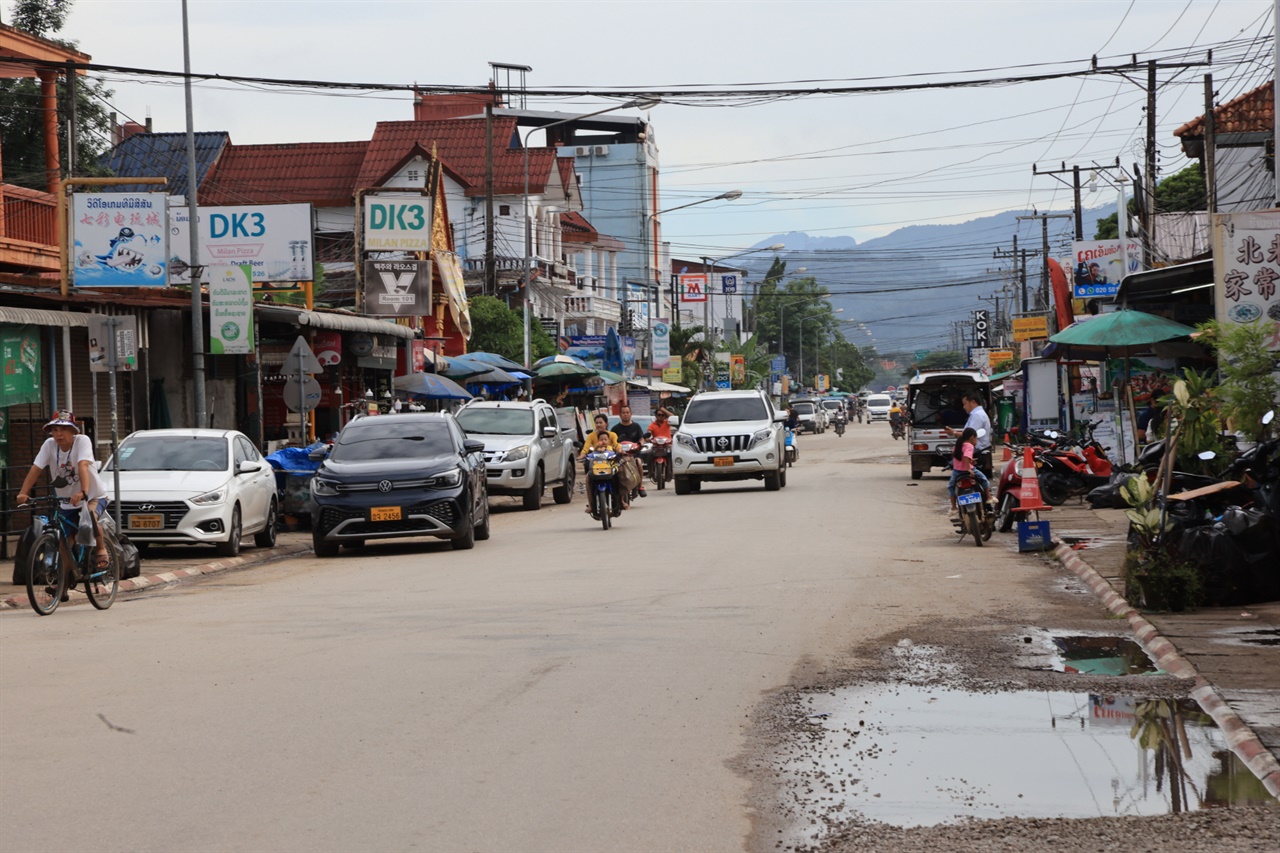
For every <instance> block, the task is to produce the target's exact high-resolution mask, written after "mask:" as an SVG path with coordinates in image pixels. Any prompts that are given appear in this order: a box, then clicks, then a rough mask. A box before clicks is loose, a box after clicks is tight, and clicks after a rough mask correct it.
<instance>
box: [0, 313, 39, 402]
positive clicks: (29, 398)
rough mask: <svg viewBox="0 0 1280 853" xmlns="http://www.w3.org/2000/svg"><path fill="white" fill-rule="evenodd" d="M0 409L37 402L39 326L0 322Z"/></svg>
mask: <svg viewBox="0 0 1280 853" xmlns="http://www.w3.org/2000/svg"><path fill="white" fill-rule="evenodd" d="M0 365H3V367H4V372H3V375H0V409H3V408H5V407H6V406H19V405H22V404H24V403H39V402H40V400H41V387H40V327H39V326H10V325H0Z"/></svg>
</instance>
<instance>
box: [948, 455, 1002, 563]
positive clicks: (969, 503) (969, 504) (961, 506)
mask: <svg viewBox="0 0 1280 853" xmlns="http://www.w3.org/2000/svg"><path fill="white" fill-rule="evenodd" d="M956 508H957V509H958V510H959V511H960V514H959V520H958V522H957V525H958V527H959V528H960V538H961V539H963V538H964V537H965V536H972V537H973V544H974V545H977V546H978V547H979V548H981V547H982V543H983V542H985V541H986V540H988V539H990V538H991V530H992V528H993V526H994V521H995V520H994V518H993V517H992V515H991V511H990V509H989V508H988V507H987V502H986V501H985V500H983V494H982V487H981V486H979V485H978V479H977V478H976V477H974V476H973V475H972V474H967V473H966V474H962V475H961V476H960V479H958V480H956Z"/></svg>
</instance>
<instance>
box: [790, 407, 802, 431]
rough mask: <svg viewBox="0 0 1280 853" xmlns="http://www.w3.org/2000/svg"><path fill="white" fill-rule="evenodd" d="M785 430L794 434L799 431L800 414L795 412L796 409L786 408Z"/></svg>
mask: <svg viewBox="0 0 1280 853" xmlns="http://www.w3.org/2000/svg"><path fill="white" fill-rule="evenodd" d="M787 429H789V430H791V431H792V432H796V431H798V430H799V429H800V413H799V412H797V411H796V407H795V406H792V405H788V406H787Z"/></svg>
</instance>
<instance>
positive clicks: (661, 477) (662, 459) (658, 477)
mask: <svg viewBox="0 0 1280 853" xmlns="http://www.w3.org/2000/svg"><path fill="white" fill-rule="evenodd" d="M651 443H652V445H653V451H652V453H651V454H650V455H649V465H650V467H651V468H652V469H653V483H654V485H655V486H657V487H658V488H659V489H665V488H666V487H667V481H668V480H670V479H671V439H669V438H659V437H657V436H655V437H654V438H653V440H652V442H651Z"/></svg>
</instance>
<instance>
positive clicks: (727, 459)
mask: <svg viewBox="0 0 1280 853" xmlns="http://www.w3.org/2000/svg"><path fill="white" fill-rule="evenodd" d="M712 461H713V462H715V465H716V467H717V468H728V467H730V466H731V465H733V457H732V456H717V457H715V459H713V460H712Z"/></svg>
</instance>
